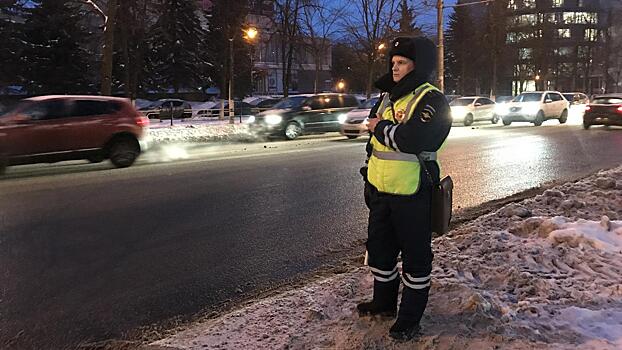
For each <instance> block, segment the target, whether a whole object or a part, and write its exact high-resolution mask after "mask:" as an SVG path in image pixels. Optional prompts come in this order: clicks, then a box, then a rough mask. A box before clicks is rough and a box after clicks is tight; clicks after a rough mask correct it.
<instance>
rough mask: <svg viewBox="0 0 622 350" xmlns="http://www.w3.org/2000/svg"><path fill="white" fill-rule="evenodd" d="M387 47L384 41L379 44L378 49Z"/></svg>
mask: <svg viewBox="0 0 622 350" xmlns="http://www.w3.org/2000/svg"><path fill="white" fill-rule="evenodd" d="M385 47H386V46H385V45H384V43H380V45H378V51H382V50H384V48H385Z"/></svg>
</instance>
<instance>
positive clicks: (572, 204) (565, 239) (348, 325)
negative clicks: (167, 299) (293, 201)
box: [151, 166, 622, 349]
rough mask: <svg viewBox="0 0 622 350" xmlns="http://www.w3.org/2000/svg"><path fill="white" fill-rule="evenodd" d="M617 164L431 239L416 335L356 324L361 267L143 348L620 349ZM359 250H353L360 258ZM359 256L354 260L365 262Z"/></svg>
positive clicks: (383, 323)
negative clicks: (396, 336)
mask: <svg viewBox="0 0 622 350" xmlns="http://www.w3.org/2000/svg"><path fill="white" fill-rule="evenodd" d="M618 220H622V166H621V167H617V168H615V169H611V170H608V171H603V172H599V173H597V174H594V175H592V176H590V177H588V178H585V179H583V180H581V181H578V182H572V183H566V184H563V185H560V186H557V187H555V188H553V189H549V190H546V191H545V192H544V193H543V194H541V195H538V196H536V197H534V198H531V199H527V200H524V201H522V202H519V203H512V204H509V205H507V206H505V207H503V208H501V209H500V210H497V211H495V212H491V213H489V214H487V215H484V216H482V217H480V218H478V219H476V220H474V221H472V222H470V223H468V224H465V225H463V226H461V227H460V228H458V229H457V230H454V231H452V232H450V233H449V234H447V235H446V236H443V237H440V238H438V239H436V240H435V241H434V252H435V260H434V271H433V282H432V283H433V284H432V290H431V295H430V301H429V304H428V309H427V311H426V315H425V317H424V319H423V321H422V327H423V333H424V334H423V336H422V337H421V338H419V339H418V340H414V341H411V342H396V341H393V340H392V339H390V338H389V337H388V336H387V333H388V328H389V327H390V326H391V324H392V320H386V319H375V318H369V317H366V318H359V317H358V316H357V314H356V312H355V310H356V309H355V305H356V304H357V303H358V302H361V301H363V300H365V299H367V298H369V297H370V296H371V290H372V277H371V274H370V273H369V272H368V271H367V269H366V268H359V269H357V270H354V271H351V272H349V273H346V274H341V275H337V276H335V277H332V278H327V279H324V280H320V281H316V282H313V283H311V284H309V285H307V286H305V287H303V288H300V289H296V290H290V291H287V292H284V293H282V294H279V295H275V296H272V297H269V298H266V299H263V300H259V301H256V302H254V303H252V304H250V305H248V306H246V307H243V308H241V309H238V310H235V311H233V312H230V313H228V314H225V315H222V316H220V317H218V318H215V319H211V320H208V321H205V322H203V323H198V324H194V325H192V326H191V327H190V328H189V329H187V330H185V331H183V332H180V333H178V334H176V335H173V336H171V337H169V338H166V339H162V340H160V341H157V342H155V343H152V344H151V347H152V348H158V349H168V348H172V349H413V348H416V349H578V348H580V349H622V221H618ZM362 253H363V252H361V254H362ZM361 259H362V257H361Z"/></svg>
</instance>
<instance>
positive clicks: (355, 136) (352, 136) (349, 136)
mask: <svg viewBox="0 0 622 350" xmlns="http://www.w3.org/2000/svg"><path fill="white" fill-rule="evenodd" d="M346 137H347V138H349V139H350V140H354V139H355V138H357V137H358V135H346Z"/></svg>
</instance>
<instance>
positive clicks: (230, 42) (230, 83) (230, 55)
mask: <svg viewBox="0 0 622 350" xmlns="http://www.w3.org/2000/svg"><path fill="white" fill-rule="evenodd" d="M233 123H234V121H233V38H229V124H233Z"/></svg>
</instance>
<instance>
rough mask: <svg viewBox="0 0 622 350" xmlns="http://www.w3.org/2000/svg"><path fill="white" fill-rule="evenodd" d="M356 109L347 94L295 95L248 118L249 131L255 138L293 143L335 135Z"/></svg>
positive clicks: (350, 96) (354, 98) (354, 100)
mask: <svg viewBox="0 0 622 350" xmlns="http://www.w3.org/2000/svg"><path fill="white" fill-rule="evenodd" d="M358 106H359V102H358V100H357V99H356V97H355V96H353V95H348V94H336V93H326V94H317V95H295V96H290V97H287V98H285V99H283V100H282V101H281V102H279V103H277V104H276V105H274V109H271V110H268V111H265V112H262V113H259V114H258V115H257V116H256V117H255V118H251V120H250V121H249V124H250V125H249V127H250V129H251V130H252V131H254V132H256V133H258V134H262V135H266V136H284V137H285V138H287V139H289V140H293V139H295V138H297V137H298V136H300V135H302V134H310V133H324V132H331V131H339V130H340V129H341V124H340V122H341V121H343V120H345V115H346V113H348V112H349V111H351V110H353V109H355V108H357V107H358ZM253 119H254V120H253Z"/></svg>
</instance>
